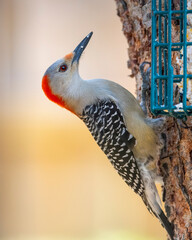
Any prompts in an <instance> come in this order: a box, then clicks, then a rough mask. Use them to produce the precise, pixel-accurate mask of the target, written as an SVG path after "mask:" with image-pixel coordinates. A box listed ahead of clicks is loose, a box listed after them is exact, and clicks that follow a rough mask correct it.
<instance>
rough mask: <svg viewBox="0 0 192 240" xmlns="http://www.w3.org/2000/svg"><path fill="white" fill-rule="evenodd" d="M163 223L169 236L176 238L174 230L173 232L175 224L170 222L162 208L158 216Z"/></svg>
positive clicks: (172, 238)
mask: <svg viewBox="0 0 192 240" xmlns="http://www.w3.org/2000/svg"><path fill="white" fill-rule="evenodd" d="M157 217H158V218H159V220H160V222H161V224H162V225H163V227H164V228H165V229H166V231H167V233H168V234H169V237H170V239H171V240H174V232H173V225H172V224H171V223H170V222H169V220H168V219H167V217H166V216H165V214H164V212H163V211H162V210H161V213H160V214H159V215H158V216H157Z"/></svg>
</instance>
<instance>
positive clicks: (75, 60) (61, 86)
mask: <svg viewBox="0 0 192 240" xmlns="http://www.w3.org/2000/svg"><path fill="white" fill-rule="evenodd" d="M92 34H93V32H90V33H89V34H88V35H87V36H86V37H85V38H84V39H83V40H82V41H81V42H80V43H79V45H78V46H77V47H76V48H75V50H74V51H73V52H71V53H69V54H67V55H66V56H65V57H64V58H61V59H59V60H58V61H56V62H55V63H53V64H52V65H51V66H50V67H49V68H48V69H47V71H46V72H45V74H44V76H43V79H42V89H43V91H44V93H45V95H46V96H47V97H48V98H49V99H50V100H51V101H53V102H55V103H57V104H58V105H60V106H62V107H65V108H67V109H69V106H67V104H66V102H65V99H66V97H67V96H66V95H67V94H68V93H69V92H70V87H71V86H72V85H73V84H75V82H76V81H78V79H79V73H78V65H79V59H80V57H81V55H82V53H83V51H84V49H85V48H86V46H87V44H88V42H89V40H90V38H91V36H92ZM69 110H70V109H69Z"/></svg>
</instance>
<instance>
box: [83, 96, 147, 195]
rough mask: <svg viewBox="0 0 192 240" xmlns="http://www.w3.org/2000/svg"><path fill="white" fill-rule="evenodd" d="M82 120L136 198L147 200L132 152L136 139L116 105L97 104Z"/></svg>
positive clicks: (89, 109)
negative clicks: (127, 127) (136, 195)
mask: <svg viewBox="0 0 192 240" xmlns="http://www.w3.org/2000/svg"><path fill="white" fill-rule="evenodd" d="M80 118H81V119H82V120H83V121H84V123H85V124H86V125H87V127H88V129H89V130H90V132H91V134H92V135H93V137H94V139H95V140H96V142H97V144H98V145H99V146H100V148H101V149H102V150H103V152H104V153H105V154H106V155H107V157H108V159H109V160H110V162H111V163H112V165H113V166H114V168H115V169H116V170H117V171H118V173H119V175H120V176H121V177H122V178H123V179H124V181H125V182H126V183H127V184H128V185H129V186H130V187H131V188H132V189H133V190H134V191H135V192H136V193H137V194H139V195H140V196H142V198H145V197H144V195H145V194H144V185H143V181H142V178H141V175H140V172H139V169H138V166H137V162H136V160H135V158H134V155H133V153H132V151H131V150H132V148H133V146H134V145H135V138H134V137H133V136H132V135H131V134H130V133H129V132H128V131H127V129H126V126H125V124H124V120H123V116H122V114H121V111H120V109H119V108H118V107H117V105H116V104H115V103H114V102H113V101H111V100H102V101H98V102H97V103H96V104H93V105H89V106H87V107H85V109H84V111H83V114H82V116H81V117H80ZM143 200H144V199H143Z"/></svg>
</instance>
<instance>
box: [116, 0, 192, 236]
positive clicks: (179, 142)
mask: <svg viewBox="0 0 192 240" xmlns="http://www.w3.org/2000/svg"><path fill="white" fill-rule="evenodd" d="M115 1H116V4H117V14H118V16H119V17H120V19H121V22H122V25H123V32H124V35H125V37H126V38H127V41H128V55H129V61H128V67H129V68H130V69H131V70H132V76H135V78H136V84H137V88H136V89H137V90H136V93H137V97H138V99H139V100H140V99H141V86H142V78H141V74H140V72H139V65H140V64H141V63H142V62H143V61H149V62H151V1H150V0H141V1H136V0H115ZM177 27H178V26H177V25H175V26H173V32H174V33H175V34H174V36H175V37H177V35H178V34H177V31H178V29H177ZM173 57H174V56H173ZM149 99H150V92H149V93H148V95H147V104H148V107H149V104H150V101H149ZM149 115H150V116H151V114H150V113H149ZM161 137H162V138H163V140H164V143H165V145H164V149H163V153H162V156H161V159H160V160H159V171H160V172H161V174H162V176H163V180H164V187H165V192H164V200H165V209H166V213H167V216H168V218H169V221H170V222H172V223H173V225H174V233H175V239H178V240H190V239H192V117H189V118H188V120H187V121H186V122H183V121H181V120H177V119H174V118H172V117H167V118H166V123H165V125H164V128H163V130H162V133H161Z"/></svg>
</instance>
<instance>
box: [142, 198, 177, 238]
mask: <svg viewBox="0 0 192 240" xmlns="http://www.w3.org/2000/svg"><path fill="white" fill-rule="evenodd" d="M141 197H142V200H143V202H144V203H145V205H146V207H147V209H148V211H149V212H150V213H151V214H152V215H154V216H155V217H157V218H158V219H159V221H160V223H161V225H162V226H163V227H164V228H165V230H166V231H167V233H168V235H169V238H170V239H171V240H174V231H173V230H174V229H173V225H172V224H171V223H170V222H169V220H168V219H167V217H166V216H165V214H164V212H163V210H162V209H160V213H159V214H158V213H157V212H155V211H154V210H153V209H152V207H151V206H150V204H149V202H148V201H147V198H146V196H145V195H143V196H141Z"/></svg>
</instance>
